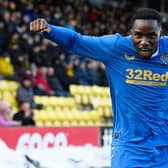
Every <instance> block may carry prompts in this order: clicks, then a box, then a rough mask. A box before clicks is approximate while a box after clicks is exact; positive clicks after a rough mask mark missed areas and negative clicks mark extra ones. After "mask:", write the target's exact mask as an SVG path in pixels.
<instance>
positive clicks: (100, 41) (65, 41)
mask: <svg viewBox="0 0 168 168" xmlns="http://www.w3.org/2000/svg"><path fill="white" fill-rule="evenodd" d="M30 31H32V32H37V33H38V32H39V33H42V34H43V37H44V38H47V39H49V40H51V41H53V42H55V43H57V44H59V45H60V46H61V47H63V48H64V49H65V50H66V51H68V52H70V53H74V54H79V55H81V56H84V57H89V58H91V59H95V60H98V61H102V62H104V63H105V62H108V60H109V58H110V57H111V53H112V52H113V51H112V50H113V48H115V47H114V43H115V41H116V39H117V38H118V37H119V36H117V35H113V36H101V37H97V36H87V35H82V34H80V33H78V32H76V31H74V30H71V29H68V28H65V27H61V26H55V25H51V24H48V23H47V21H46V20H45V19H43V18H41V19H36V20H34V21H32V22H31V23H30Z"/></svg>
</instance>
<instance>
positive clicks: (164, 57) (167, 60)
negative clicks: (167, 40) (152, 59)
mask: <svg viewBox="0 0 168 168" xmlns="http://www.w3.org/2000/svg"><path fill="white" fill-rule="evenodd" d="M160 59H161V61H162V62H163V63H165V64H167V63H168V53H164V54H162V55H161V57H160Z"/></svg>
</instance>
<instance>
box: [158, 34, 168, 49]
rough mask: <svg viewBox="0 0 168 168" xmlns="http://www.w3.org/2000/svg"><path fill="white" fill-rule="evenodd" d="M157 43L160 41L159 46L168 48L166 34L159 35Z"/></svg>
mask: <svg viewBox="0 0 168 168" xmlns="http://www.w3.org/2000/svg"><path fill="white" fill-rule="evenodd" d="M159 43H160V47H162V48H168V36H161V37H160V40H159Z"/></svg>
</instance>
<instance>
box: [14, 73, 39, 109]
mask: <svg viewBox="0 0 168 168" xmlns="http://www.w3.org/2000/svg"><path fill="white" fill-rule="evenodd" d="M16 99H17V101H18V103H19V104H21V103H22V102H29V103H30V105H31V108H35V106H36V105H35V101H34V93H33V87H32V77H31V74H29V72H27V73H25V74H24V75H22V80H21V82H20V86H19V87H18V89H17V91H16Z"/></svg>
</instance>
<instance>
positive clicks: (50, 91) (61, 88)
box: [0, 0, 134, 96]
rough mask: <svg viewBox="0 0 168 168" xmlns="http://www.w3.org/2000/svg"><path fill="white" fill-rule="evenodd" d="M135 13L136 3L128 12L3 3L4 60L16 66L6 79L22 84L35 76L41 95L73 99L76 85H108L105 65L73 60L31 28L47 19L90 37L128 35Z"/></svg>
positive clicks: (82, 5)
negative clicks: (71, 90) (71, 91)
mask: <svg viewBox="0 0 168 168" xmlns="http://www.w3.org/2000/svg"><path fill="white" fill-rule="evenodd" d="M133 10H134V9H133V5H132V4H131V3H130V2H128V3H126V4H124V6H123V5H122V7H113V6H110V5H103V6H101V7H100V6H93V5H92V4H90V3H89V2H87V1H81V0H76V1H72V2H71V1H66V0H63V1H51V0H46V1H42V0H36V1H35V0H30V1H27V0H4V1H0V18H1V19H0V37H1V38H0V55H1V56H3V57H9V58H10V60H11V63H12V65H13V67H14V74H13V75H12V76H7V77H5V78H7V79H9V80H16V81H20V82H22V80H23V78H25V74H26V75H29V77H30V78H31V81H32V86H33V91H34V94H36V95H56V96H69V85H70V84H81V85H100V86H107V85H108V82H107V79H106V74H105V71H104V66H103V65H102V64H101V63H99V62H96V61H92V60H89V59H84V58H81V57H80V56H78V55H72V56H71V57H69V55H68V54H67V53H66V52H65V51H64V50H63V49H62V48H60V47H59V46H58V45H57V44H54V43H52V42H51V41H49V40H47V39H44V38H42V37H41V35H40V34H33V33H31V32H30V31H29V23H30V21H32V20H34V19H36V18H39V17H40V18H42V17H44V18H46V19H47V20H48V22H49V23H51V24H54V25H61V26H64V27H67V28H69V29H73V30H76V31H78V32H80V33H82V34H86V35H95V36H100V35H104V34H113V33H115V32H116V31H117V32H120V33H122V34H123V35H126V34H127V33H128V32H127V26H128V25H127V21H128V19H129V17H130V15H131V13H132V11H133ZM123 13H124V15H123Z"/></svg>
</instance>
